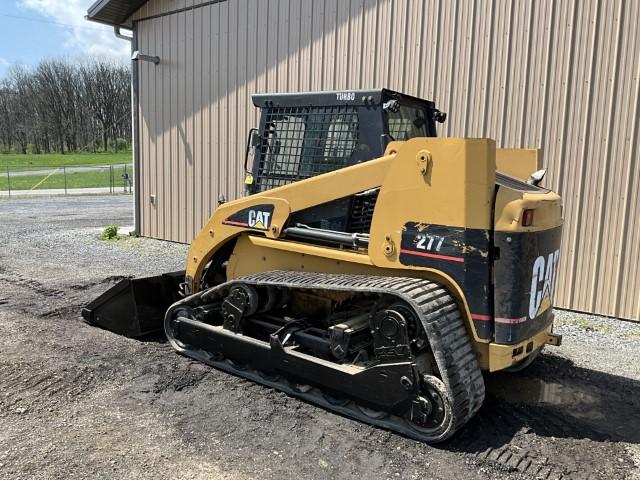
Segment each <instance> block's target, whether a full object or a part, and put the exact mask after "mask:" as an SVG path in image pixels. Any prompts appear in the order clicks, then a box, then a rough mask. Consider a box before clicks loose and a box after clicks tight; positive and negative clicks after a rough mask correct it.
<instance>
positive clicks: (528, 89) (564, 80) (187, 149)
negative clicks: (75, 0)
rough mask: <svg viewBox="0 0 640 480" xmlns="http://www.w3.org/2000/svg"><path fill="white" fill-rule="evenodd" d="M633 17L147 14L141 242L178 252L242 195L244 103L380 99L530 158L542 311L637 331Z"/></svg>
mask: <svg viewBox="0 0 640 480" xmlns="http://www.w3.org/2000/svg"><path fill="white" fill-rule="evenodd" d="M200 4H204V5H202V6H199V7H198V8H190V7H194V6H197V5H200ZM185 9H186V10H185ZM175 10H183V11H181V12H179V13H173V14H171V15H168V16H159V17H155V16H158V15H163V14H166V13H167V12H171V11H175ZM148 17H155V18H148ZM639 18H640V2H627V1H624V0H617V1H614V0H607V1H605V0H590V1H582V0H573V1H571V0H566V1H565V0H563V1H553V0H547V1H536V2H533V1H531V2H528V1H518V0H513V1H508V0H493V1H491V0H461V1H450V0H427V1H422V0H351V1H346V0H313V1H312V0H302V1H299V0H260V1H257V0H253V1H251V0H228V1H223V2H219V3H210V2H206V1H204V0H203V1H198V0H152V1H149V2H148V3H147V4H146V5H145V6H144V7H143V8H141V9H140V10H139V11H138V12H137V13H136V14H135V16H134V19H136V20H138V23H137V31H138V38H139V45H140V50H141V51H143V53H148V54H157V55H159V56H160V57H161V58H162V63H161V64H160V65H158V66H157V67H156V66H154V65H152V64H148V63H141V64H140V69H141V71H140V85H139V87H140V118H141V123H140V129H141V142H140V143H141V144H140V154H141V156H140V158H141V162H142V166H141V168H142V177H143V182H142V185H141V190H142V191H141V192H140V199H141V202H142V234H143V235H146V236H151V237H158V238H165V239H170V240H177V241H181V242H188V241H189V240H190V239H191V238H192V237H193V235H195V233H196V232H197V231H198V229H199V228H200V226H201V225H202V224H203V223H204V222H205V221H206V220H207V218H208V217H209V215H210V214H211V212H212V211H213V209H214V208H215V205H216V199H217V196H218V194H220V193H224V194H225V195H226V196H227V197H228V198H235V197H237V196H239V195H240V193H241V191H242V188H241V187H242V176H243V175H242V165H241V164H242V159H243V155H244V153H243V148H244V143H245V136H246V132H247V130H248V129H249V128H250V127H252V126H255V125H256V124H257V112H256V111H255V109H254V107H253V106H252V104H251V101H250V95H251V93H253V92H265V91H296V90H320V89H356V88H370V87H383V86H384V87H389V88H392V89H397V90H401V91H404V92H407V93H410V94H413V95H418V96H422V97H426V98H429V99H434V100H435V101H436V103H437V105H438V106H439V107H440V108H441V109H443V110H445V111H447V112H448V113H449V120H448V121H447V123H446V124H445V125H444V126H443V127H441V129H440V134H441V135H445V136H470V137H474V136H479V137H492V138H495V139H496V141H497V142H498V145H499V146H504V147H541V148H542V149H543V152H544V153H543V155H544V156H543V158H544V163H545V164H546V165H547V166H548V167H549V168H550V171H549V174H548V177H547V180H546V183H547V185H549V186H551V187H552V188H554V189H555V190H557V191H558V192H559V193H560V194H562V196H563V197H564V203H565V217H566V227H565V235H564V244H563V258H562V262H561V270H560V276H559V283H558V285H559V289H558V292H557V303H558V304H559V305H560V306H562V307H566V308H571V309H576V310H584V311H590V312H595V313H600V314H605V315H612V316H620V317H625V318H634V319H640V295H639V294H638V292H639V290H640V227H638V225H639V223H638V211H639V210H640V196H639V193H638V192H639V191H640V167H639V166H638V163H639V162H638V158H637V157H638V154H639V148H638V144H639V132H638V130H639V129H640V125H639V123H640V121H639V115H640V110H639V109H640V107H639V99H640V61H639V60H640V36H639V34H638V31H637V23H638V19H639ZM151 194H155V195H157V199H158V200H157V204H156V206H152V205H151V203H150V201H149V195H151Z"/></svg>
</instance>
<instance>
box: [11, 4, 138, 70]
mask: <svg viewBox="0 0 640 480" xmlns="http://www.w3.org/2000/svg"><path fill="white" fill-rule="evenodd" d="M93 2H94V0H0V79H1V78H4V77H5V76H6V74H7V71H8V69H9V68H10V67H11V65H15V64H19V65H20V64H21V65H27V66H35V65H37V64H38V62H39V61H40V60H42V59H45V58H52V57H54V58H70V59H75V58H85V57H100V58H113V59H116V60H120V61H126V60H127V58H128V57H129V55H130V48H131V47H130V44H129V42H127V41H126V40H120V39H118V38H116V37H115V35H114V34H113V28H111V27H107V26H103V25H99V24H97V23H93V22H88V21H87V20H85V19H84V16H85V15H86V14H87V9H88V8H89V7H90V6H91V5H92V4H93Z"/></svg>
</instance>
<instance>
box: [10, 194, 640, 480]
mask: <svg viewBox="0 0 640 480" xmlns="http://www.w3.org/2000/svg"><path fill="white" fill-rule="evenodd" d="M109 223H115V224H118V225H122V226H129V225H131V224H132V223H133V219H132V200H131V197H127V196H105V197H67V198H46V199H42V198H39V199H38V198H33V199H24V200H0V478H7V479H22V478H42V479H45V478H46V479H50V478H64V479H67V478H123V479H147V478H148V479H161V478H178V479H196V478H197V479H200V478H202V479H215V478H224V479H245V478H251V479H253V478H265V479H269V478H273V479H298V478H309V479H316V478H338V479H342V478H345V479H346V478H356V477H359V478H370V479H379V478H392V479H395V478H407V479H418V478H420V479H422V478H433V479H455V480H467V479H495V478H504V479H531V478H550V479H558V478H564V479H585V478H593V479H600V478H603V479H625V478H636V479H638V478H640V474H639V468H638V466H639V465H640V448H639V446H640V413H639V412H640V325H638V324H631V323H623V322H620V321H617V320H611V319H603V318H599V317H592V316H586V315H579V314H575V313H570V312H558V317H559V327H558V329H557V330H558V331H559V332H560V333H563V334H564V335H565V338H564V340H565V341H564V345H563V346H562V347H561V348H559V349H553V350H551V349H549V350H548V352H546V353H545V354H544V355H543V356H542V357H541V358H540V359H539V361H537V362H536V363H535V364H534V365H533V366H532V367H531V368H530V369H529V370H527V371H526V372H523V373H521V374H511V375H508V374H494V375H487V376H486V382H487V387H488V395H487V400H486V402H485V405H484V407H483V408H482V410H481V411H480V413H479V414H478V416H477V417H476V418H475V419H474V420H472V421H471V422H470V423H469V424H468V425H467V426H466V427H465V428H464V429H463V430H462V431H461V432H460V433H459V434H458V435H457V436H456V437H454V438H453V439H452V440H450V441H449V442H447V443H445V444H443V445H439V446H437V447H430V446H428V445H424V444H420V443H417V442H414V441H412V440H408V439H405V438H403V437H401V436H398V435H395V434H391V433H389V432H386V431H383V430H379V429H376V428H373V427H369V426H367V425H364V424H361V423H358V422H355V421H352V420H348V419H346V418H343V417H340V416H338V415H335V414H332V413H329V412H327V411H324V410H322V409H320V408H317V407H314V406H312V405H309V404H306V403H304V402H301V401H299V400H297V399H293V398H289V397H287V396H286V395H284V394H281V393H278V392H275V391H273V390H270V389H268V388H264V387H261V386H259V385H254V384H251V383H249V382H247V381H245V380H242V379H239V378H236V377H233V376H230V375H227V374H225V373H222V372H219V371H216V370H213V369H211V368H208V367H206V366H204V365H201V364H198V363H195V362H193V361H191V360H189V359H187V358H184V357H181V356H179V355H177V354H175V353H174V352H173V350H172V349H171V348H170V347H169V346H168V345H167V344H166V343H164V341H163V340H162V339H161V338H152V339H148V340H146V341H137V340H131V339H127V338H124V337H120V336H117V335H114V334H112V333H109V332H107V331H103V330H100V329H98V328H94V327H90V326H88V325H86V324H84V323H83V322H82V321H81V319H80V309H81V307H82V306H83V305H84V304H86V303H87V302H88V301H90V300H91V299H93V298H94V297H95V296H97V295H98V294H100V293H102V292H103V291H104V290H105V289H107V288H108V287H109V286H111V285H112V284H114V283H115V282H116V281H117V279H119V278H122V277H123V276H128V275H134V276H142V275H150V274H157V273H158V272H163V271H172V270H178V269H181V268H182V263H183V259H184V257H185V254H186V247H185V246H184V245H180V244H175V243H168V242H160V241H155V240H149V239H136V238H126V239H123V240H118V241H110V242H104V241H101V240H99V239H98V237H99V235H100V231H101V227H103V226H105V225H106V224H109Z"/></svg>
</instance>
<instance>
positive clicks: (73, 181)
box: [0, 165, 133, 190]
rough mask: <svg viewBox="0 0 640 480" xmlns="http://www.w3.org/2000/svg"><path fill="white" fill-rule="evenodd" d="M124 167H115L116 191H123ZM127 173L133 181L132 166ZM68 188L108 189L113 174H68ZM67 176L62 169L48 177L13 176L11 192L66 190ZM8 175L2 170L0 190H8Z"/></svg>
mask: <svg viewBox="0 0 640 480" xmlns="http://www.w3.org/2000/svg"><path fill="white" fill-rule="evenodd" d="M12 171H13V170H12ZM124 172H125V169H124V166H122V165H118V166H114V167H113V185H114V188H115V189H116V190H122V189H123V186H124V181H123V179H122V174H123V173H124ZM127 173H128V174H129V177H130V178H131V179H132V180H133V175H132V174H131V165H127ZM66 177H67V188H88V187H108V186H109V185H110V177H111V174H110V172H109V168H104V169H95V170H91V171H85V172H67V175H66ZM64 187H65V176H64V174H63V171H62V169H60V170H59V171H57V172H56V173H54V174H53V175H50V176H49V177H47V175H24V176H13V175H12V176H11V190H32V189H34V190H36V189H37V190H41V189H47V188H64ZM8 189H9V184H8V182H7V175H6V173H5V175H2V170H0V190H8Z"/></svg>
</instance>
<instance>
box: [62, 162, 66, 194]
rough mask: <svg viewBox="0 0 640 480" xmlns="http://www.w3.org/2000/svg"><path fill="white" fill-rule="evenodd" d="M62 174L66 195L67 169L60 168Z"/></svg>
mask: <svg viewBox="0 0 640 480" xmlns="http://www.w3.org/2000/svg"><path fill="white" fill-rule="evenodd" d="M62 173H63V175H64V194H65V195H66V194H67V167H64V166H63V167H62Z"/></svg>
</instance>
